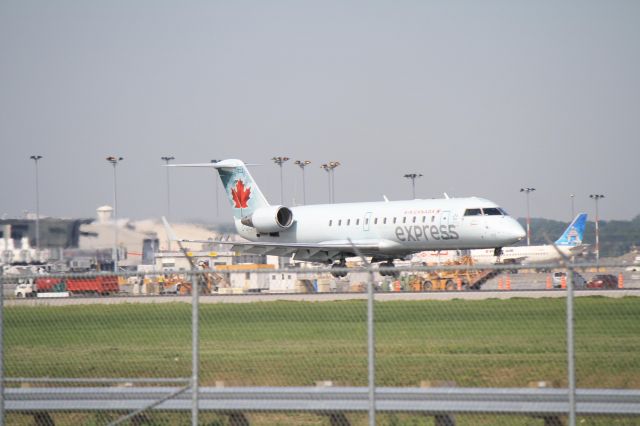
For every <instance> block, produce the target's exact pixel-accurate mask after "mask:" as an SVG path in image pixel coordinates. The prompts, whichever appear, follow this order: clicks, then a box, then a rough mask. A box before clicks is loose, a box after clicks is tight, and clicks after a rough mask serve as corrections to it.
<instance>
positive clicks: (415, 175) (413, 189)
mask: <svg viewBox="0 0 640 426" xmlns="http://www.w3.org/2000/svg"><path fill="white" fill-rule="evenodd" d="M404 177H406V178H407V179H411V193H412V194H413V199H414V200H415V199H416V179H417V178H420V177H422V174H421V173H407V174H406V175H404Z"/></svg>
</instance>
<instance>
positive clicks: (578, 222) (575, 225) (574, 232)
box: [556, 213, 587, 247]
mask: <svg viewBox="0 0 640 426" xmlns="http://www.w3.org/2000/svg"><path fill="white" fill-rule="evenodd" d="M586 223H587V214H586V213H580V214H579V215H578V216H576V218H575V219H573V222H571V224H570V225H569V227H568V228H567V229H566V230H565V231H564V233H563V234H562V236H561V237H560V238H558V239H557V240H556V245H557V246H565V247H566V246H568V247H575V246H577V245H580V244H582V237H583V236H584V227H585V225H586Z"/></svg>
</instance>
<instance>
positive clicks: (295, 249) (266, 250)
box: [178, 239, 380, 262]
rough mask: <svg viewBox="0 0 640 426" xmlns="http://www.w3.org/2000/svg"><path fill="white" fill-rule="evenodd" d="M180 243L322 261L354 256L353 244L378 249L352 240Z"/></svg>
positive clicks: (373, 244)
mask: <svg viewBox="0 0 640 426" xmlns="http://www.w3.org/2000/svg"><path fill="white" fill-rule="evenodd" d="M178 241H180V242H182V243H205V244H221V245H225V246H228V247H229V250H230V251H238V252H241V253H249V254H257V255H267V256H283V257H288V256H291V255H295V258H296V259H298V260H310V261H316V262H323V261H327V260H333V259H338V258H340V257H341V255H343V256H344V255H345V254H346V256H347V257H350V256H355V255H356V253H355V250H354V249H353V245H355V246H356V247H357V248H358V249H359V250H360V251H361V252H362V253H364V254H373V253H377V252H378V250H379V249H380V245H379V242H378V241H375V240H366V241H354V242H353V245H352V244H351V243H350V242H349V241H346V240H344V241H328V242H326V243H317V244H306V243H277V242H252V241H216V240H184V239H180V240H178Z"/></svg>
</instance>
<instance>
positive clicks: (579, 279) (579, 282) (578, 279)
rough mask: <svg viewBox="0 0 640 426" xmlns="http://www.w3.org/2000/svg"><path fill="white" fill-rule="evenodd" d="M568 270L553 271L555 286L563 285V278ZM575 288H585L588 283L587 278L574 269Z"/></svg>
mask: <svg viewBox="0 0 640 426" xmlns="http://www.w3.org/2000/svg"><path fill="white" fill-rule="evenodd" d="M566 276H567V273H566V272H554V273H553V287H554V288H560V287H562V278H564V277H566ZM572 277H573V288H584V287H585V285H586V284H587V280H585V279H584V277H583V276H582V275H580V274H579V273H577V272H576V271H573V275H572Z"/></svg>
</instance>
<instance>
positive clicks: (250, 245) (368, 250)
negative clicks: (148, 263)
mask: <svg viewBox="0 0 640 426" xmlns="http://www.w3.org/2000/svg"><path fill="white" fill-rule="evenodd" d="M162 221H163V222H164V226H165V229H166V231H167V236H168V237H169V239H170V240H172V241H177V242H180V243H201V244H221V245H225V246H228V247H229V250H230V251H238V252H241V253H249V254H257V255H268V256H282V257H289V256H291V255H295V258H296V259H298V260H308V261H312V262H326V261H329V260H335V259H340V258H341V257H351V256H355V255H356V253H355V250H354V248H353V246H354V245H355V246H356V247H357V248H358V250H359V251H360V252H362V253H363V254H365V255H373V254H378V253H379V251H380V245H381V241H379V240H363V241H357V240H356V241H353V242H349V241H348V240H336V241H325V242H320V243H314V244H309V243H278V242H260V241H258V242H253V241H217V240H188V239H179V238H178V237H177V236H176V234H175V233H174V232H173V229H172V228H171V225H169V222H167V220H166V219H165V218H164V217H163V218H162Z"/></svg>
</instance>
